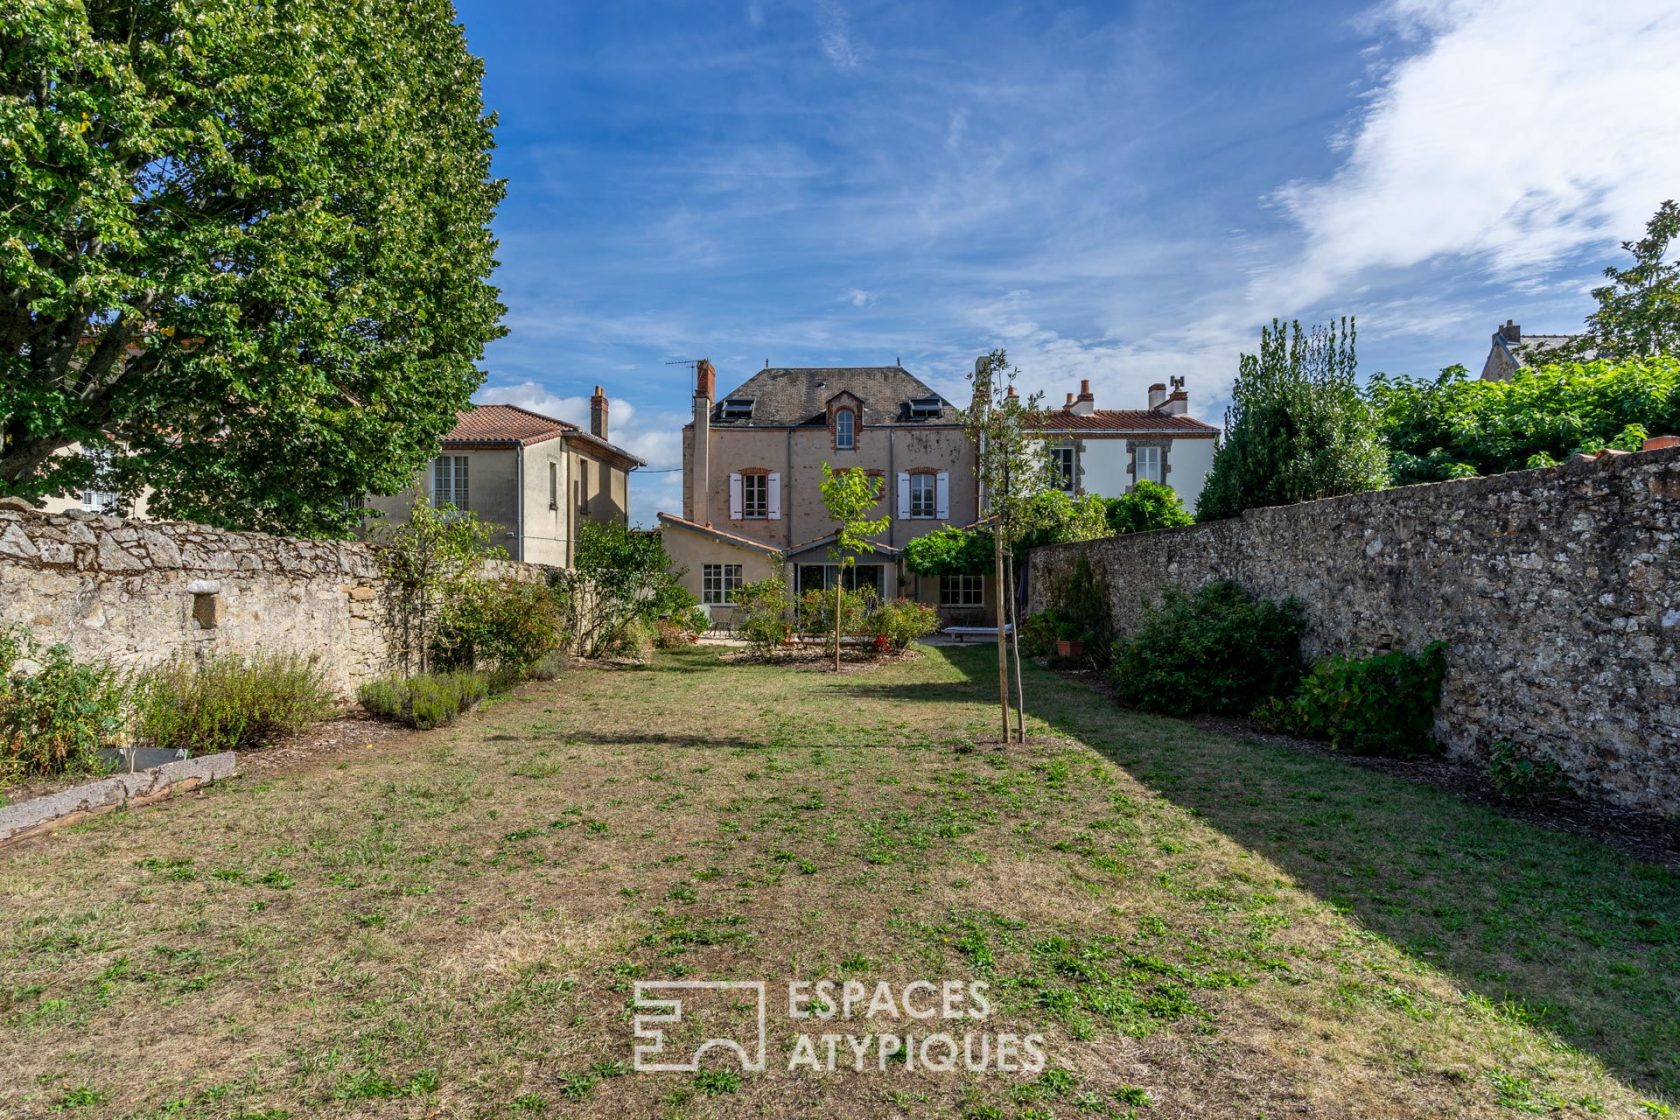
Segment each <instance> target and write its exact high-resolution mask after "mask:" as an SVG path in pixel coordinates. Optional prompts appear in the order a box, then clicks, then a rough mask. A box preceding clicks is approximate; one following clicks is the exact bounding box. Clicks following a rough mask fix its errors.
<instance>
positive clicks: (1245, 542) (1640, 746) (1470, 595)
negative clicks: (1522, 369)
mask: <svg viewBox="0 0 1680 1120" xmlns="http://www.w3.org/2000/svg"><path fill="white" fill-rule="evenodd" d="M1677 536H1680V449H1672V450H1663V451H1648V452H1643V453H1640V454H1636V455H1625V456H1617V457H1611V458H1605V459H1601V460H1598V461H1576V462H1571V463H1569V464H1566V465H1564V466H1562V467H1557V468H1552V469H1546V470H1533V471H1519V472H1515V473H1512V474H1505V475H1498V476H1494V477H1491V478H1476V479H1467V480H1463V481H1456V482H1444V483H1438V484H1434V485H1428V486H1409V487H1404V488H1401V489H1396V490H1383V491H1378V492H1375V493H1369V494H1356V495H1350V496H1348V497H1343V498H1331V499H1326V500H1324V501H1318V502H1307V503H1303V504H1301V505H1295V506H1283V507H1277V508H1273V509H1261V510H1251V511H1249V512H1247V513H1245V514H1243V515H1242V516H1241V517H1237V518H1232V519H1230V520H1227V521H1220V522H1213V523H1210V524H1206V525H1197V526H1192V527H1190V528H1185V529H1173V530H1165V531H1162V532H1156V533H1142V534H1137V535H1134V536H1125V537H1113V538H1108V539H1105V540H1100V541H1089V542H1085V543H1083V544H1077V545H1060V546H1057V547H1055V548H1046V549H1039V550H1037V551H1035V552H1034V553H1033V556H1032V561H1031V569H1032V581H1031V586H1032V588H1033V592H1032V600H1033V601H1032V603H1031V609H1033V610H1038V609H1041V608H1042V607H1043V606H1044V605H1045V604H1044V601H1043V596H1044V588H1045V587H1046V586H1047V584H1048V579H1047V577H1048V576H1049V574H1050V573H1051V572H1052V571H1054V570H1056V569H1058V568H1060V567H1061V566H1063V565H1065V564H1067V563H1069V562H1070V561H1071V560H1072V558H1073V557H1074V555H1075V553H1076V552H1078V551H1085V552H1087V553H1088V554H1089V555H1090V557H1091V560H1092V564H1093V567H1094V568H1095V569H1096V570H1097V571H1098V572H1099V573H1100V574H1101V575H1102V576H1103V577H1104V578H1105V579H1106V581H1107V586H1108V592H1109V596H1110V599H1111V601H1112V605H1113V610H1114V617H1115V622H1116V625H1117V627H1118V629H1119V630H1120V632H1122V633H1125V632H1127V631H1129V630H1131V629H1132V628H1134V627H1135V626H1136V625H1137V622H1138V620H1139V619H1140V617H1141V616H1142V613H1143V605H1144V603H1146V602H1150V601H1156V600H1158V598H1159V594H1160V591H1161V589H1162V588H1163V587H1167V586H1178V587H1184V588H1193V587H1196V586H1199V585H1201V584H1202V583H1205V582H1207V581H1209V580H1216V579H1228V580H1234V581H1236V582H1237V583H1240V584H1241V585H1243V586H1244V587H1246V588H1248V589H1249V590H1250V591H1252V592H1254V593H1255V594H1258V595H1262V596H1266V597H1268V598H1274V599H1281V598H1284V597H1286V596H1294V597H1295V598H1297V599H1299V600H1300V601H1301V602H1302V603H1303V605H1304V606H1305V607H1306V610H1307V615H1308V619H1309V628H1308V631H1307V635H1306V644H1307V646H1308V649H1309V651H1310V652H1312V653H1332V652H1336V653H1339V652H1353V653H1360V654H1363V653H1369V652H1372V651H1380V650H1384V649H1391V648H1405V649H1411V650H1416V649H1417V648H1419V647H1421V646H1422V645H1424V644H1425V643H1426V642H1429V641H1431V640H1433V639H1441V640H1444V641H1446V642H1448V643H1450V645H1451V651H1450V653H1449V664H1450V667H1449V671H1448V676H1447V682H1446V689H1445V695H1444V697H1443V699H1442V703H1441V709H1440V714H1439V718H1438V720H1437V725H1436V730H1437V734H1438V735H1439V737H1440V739H1441V740H1442V742H1443V743H1444V744H1445V745H1446V746H1447V748H1448V750H1449V751H1450V752H1452V753H1453V754H1456V755H1459V756H1464V757H1470V758H1480V757H1482V756H1483V753H1484V752H1485V751H1486V749H1487V747H1488V745H1489V744H1490V743H1493V742H1495V741H1498V740H1501V739H1504V740H1509V741H1511V742H1513V743H1517V744H1521V745H1527V746H1531V747H1535V748H1539V749H1541V750H1544V751H1545V752H1547V753H1548V754H1550V755H1551V756H1552V757H1553V758H1555V759H1556V760H1557V761H1558V763H1559V764H1560V765H1561V766H1562V767H1563V768H1564V770H1565V771H1566V772H1567V773H1568V775H1569V776H1570V778H1571V780H1572V781H1573V782H1574V783H1575V785H1576V786H1577V787H1578V788H1579V789H1581V790H1582V791H1583V792H1585V793H1589V794H1592V795H1595V796H1599V797H1602V798H1605V799H1607V800H1609V801H1612V802H1614V803H1616V804H1620V805H1623V806H1626V807H1630V808H1637V809H1641V810H1645V811H1652V812H1657V813H1661V814H1664V815H1668V816H1680V687H1677V686H1676V673H1677V671H1680V544H1677V543H1676V538H1677Z"/></svg>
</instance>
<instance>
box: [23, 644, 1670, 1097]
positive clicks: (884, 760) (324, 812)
mask: <svg viewBox="0 0 1680 1120" xmlns="http://www.w3.org/2000/svg"><path fill="white" fill-rule="evenodd" d="M991 656H992V655H991V652H990V651H989V650H988V649H985V648H973V649H966V648H949V649H936V650H929V651H927V652H926V653H925V655H924V656H922V657H920V658H918V659H914V660H909V661H905V662H901V663H897V664H893V665H888V666H884V667H882V668H880V669H878V670H876V671H873V672H870V673H867V674H843V675H841V676H839V677H836V676H834V675H832V674H821V673H814V672H800V671H793V670H789V669H785V668H780V667H766V666H752V665H735V664H723V663H721V662H720V661H719V659H718V653H717V651H716V650H714V649H707V648H698V649H693V650H684V651H679V652H676V653H672V654H662V655H660V657H659V659H658V660H657V661H656V662H655V663H654V664H653V665H652V666H651V667H649V668H646V669H611V670H608V669H600V670H580V671H578V672H576V673H573V674H571V675H569V676H566V677H563V678H562V679H560V680H557V681H554V682H551V683H546V684H532V685H527V686H525V687H524V688H523V689H522V690H521V691H520V692H519V693H518V694H517V695H516V696H515V697H513V698H510V699H507V700H503V701H500V702H496V703H494V704H492V705H490V706H489V707H487V708H486V709H485V710H483V711H482V712H480V713H478V714H476V715H474V716H473V717H471V718H470V719H468V720H467V721H465V722H463V723H462V724H460V725H458V726H456V727H455V728H453V729H449V730H445V731H438V732H432V733H429V734H424V735H407V736H399V737H396V738H393V739H388V740H385V741H382V742H380V743H377V744H375V745H372V746H369V747H368V748H367V749H365V750H362V751H359V752H357V753H355V754H353V755H351V756H349V757H344V756H340V757H338V758H334V759H332V760H329V761H326V762H317V763H313V764H305V765H303V766H301V767H300V768H298V769H295V770H291V771H283V772H279V773H268V774H264V775H262V776H260V777H252V778H244V779H239V780H235V781H233V782H229V783H225V784H223V785H221V786H219V787H217V788H215V789H213V790H210V791H207V792H204V793H201V794H198V795H194V796H191V797H186V798H182V799H179V800H177V801H174V802H171V803H168V804H165V805H162V806H157V807H153V808H148V809H144V810H139V811H136V812H133V813H129V814H119V815H112V816H109V817H105V818H102V819H98V820H95V821H92V822H90V823H88V824H85V825H81V826H78V827H76V828H74V829H70V830H67V831H64V832H61V833H59V834H57V835H54V836H50V837H45V838H41V839H38V840H35V841H31V842H29V843H27V844H25V845H22V846H19V847H15V848H13V849H10V850H6V851H0V1071H3V1073H4V1076H3V1077H0V1114H5V1115H31V1116H33V1115H48V1114H52V1113H54V1112H55V1111H57V1112H59V1113H62V1114H66V1115H73V1116H147V1117H150V1116H158V1117H163V1116H194V1117H197V1116H210V1117H245V1118H257V1117H267V1118H277V1117H281V1116H287V1115H289V1116H293V1117H305V1116H392V1117H396V1116H415V1117H421V1116H448V1117H457V1116H459V1117H525V1116H541V1115H545V1114H546V1115H550V1116H585V1117H603V1118H605V1117H614V1118H616V1117H690V1116H692V1117H703V1116H720V1117H722V1116H729V1117H735V1116H753V1117H780V1116H835V1117H842V1116H844V1117H853V1116H855V1117H906V1116H908V1117H918V1116H926V1117H935V1116H963V1117H968V1118H971V1120H1010V1118H1012V1120H1047V1118H1050V1117H1061V1118H1064V1120H1067V1118H1071V1117H1092V1118H1097V1117H1111V1118H1118V1117H1126V1116H1136V1117H1138V1118H1141V1120H1153V1118H1157V1117H1180V1116H1195V1117H1218V1118H1222V1120H1223V1118H1229V1117H1245V1118H1259V1117H1271V1118H1276V1117H1289V1116H1313V1117H1338V1118H1339V1117H1385V1118H1387V1117H1412V1116H1418V1117H1423V1116H1429V1117H1439V1116H1453V1117H1458V1116H1511V1115H1521V1114H1545V1113H1550V1114H1558V1115H1604V1116H1636V1117H1637V1116H1657V1115H1666V1114H1667V1104H1665V1102H1668V1103H1672V1102H1674V1101H1675V1100H1676V1099H1680V878H1677V877H1676V876H1675V875H1674V874H1673V873H1670V872H1667V871H1663V870H1660V869H1657V868H1653V867H1650V866H1648V865H1643V864H1640V863H1638V862H1635V861H1633V860H1632V859H1630V858H1629V857H1627V856H1624V855H1621V854H1619V853H1617V852H1614V851H1612V850H1610V849H1608V848H1605V847H1603V846H1601V845H1598V844H1596V843H1593V842H1591V841H1587V840H1582V839H1577V838H1573V837H1568V836H1563V835H1560V834H1556V833H1551V832H1546V831H1543V830H1541V829H1538V828H1535V827H1534V826H1531V825H1528V824H1524V823H1521V822H1517V821H1513V820H1508V819H1505V818H1501V817H1498V816H1495V815H1492V814H1490V813H1489V812H1488V811H1487V810H1485V809H1482V808H1478V807H1475V806H1470V805H1466V804H1463V803H1461V802H1458V801H1456V800H1454V799H1453V798H1451V797H1450V796H1449V795H1447V794H1444V793H1442V792H1440V791H1437V790H1433V789H1430V788H1426V787H1420V786H1416V785H1411V784H1408V783H1405V782H1401V781H1397V780H1394V779H1391V778H1388V777H1385V776H1383V775H1380V774H1375V773H1371V772H1369V771H1365V770H1361V769H1357V768H1354V767H1349V766H1346V765H1345V764H1343V763H1341V762H1340V761H1339V760H1336V759H1324V758H1317V757H1313V756H1309V755H1303V754H1298V753H1292V752H1289V751H1286V750H1282V749H1279V748H1275V747H1270V746H1265V745H1262V744H1257V743H1245V742H1242V741H1239V740H1236V739H1232V738H1229V737H1225V736H1221V735H1217V734H1213V733H1210V732H1206V731H1201V730H1198V729H1196V728H1193V727H1191V726H1189V725H1186V724H1183V723H1179V722H1176V721H1170V720H1160V719H1151V718H1147V717H1142V716H1137V715H1134V714H1130V713H1126V712H1122V711H1119V710H1117V709H1115V708H1113V707H1111V706H1109V705H1108V704H1107V703H1106V702H1105V701H1103V700H1102V699H1100V698H1099V697H1096V696H1094V695H1093V694H1092V693H1090V692H1089V691H1088V690H1086V689H1084V688H1081V687H1080V686H1079V685H1077V684H1074V683H1070V682H1068V681H1064V680H1062V679H1060V678H1057V677H1055V676H1052V675H1049V674H1046V673H1041V672H1036V671H1035V672H1033V673H1032V676H1031V678H1030V679H1029V681H1028V690H1029V694H1030V695H1032V696H1033V697H1034V698H1035V699H1034V702H1033V703H1034V705H1035V707H1034V710H1033V716H1034V718H1033V720H1032V721H1030V725H1029V726H1030V728H1031V729H1032V730H1033V732H1034V741H1033V742H1032V743H1031V744H1030V745H1028V746H1026V747H1019V746H999V745H997V744H996V743H995V742H986V741H985V740H987V739H995V736H996V732H995V729H994V723H993V718H994V716H993V710H992V709H991V708H990V707H989V706H988V703H987V693H988V689H989V688H991V687H994V685H993V683H992V682H994V681H995V670H993V669H992V668H991V666H992V664H993V663H992V661H991ZM679 978H688V979H763V980H766V981H769V982H770V997H769V1025H770V1029H769V1069H768V1071H767V1072H764V1073H745V1074H738V1073H732V1072H731V1071H730V1070H729V1069H728V1068H727V1063H725V1062H722V1061H720V1060H717V1061H714V1060H710V1059H709V1060H708V1062H707V1063H706V1064H707V1066H708V1068H707V1069H705V1070H704V1071H703V1072H701V1073H699V1074H683V1073H658V1074H655V1073H633V1072H630V1070H629V1063H630V1059H631V1046H632V1031H631V1014H632V1010H631V998H632V997H631V993H632V984H633V983H634V981H636V980H638V979H650V980H652V979H679ZM796 978H797V979H809V980H816V979H821V978H833V979H838V980H844V979H848V978H850V979H858V980H863V981H865V982H866V983H867V985H868V986H869V987H871V988H873V986H874V985H875V984H876V982H878V981H881V980H886V981H889V982H891V983H892V984H894V985H895V986H900V987H901V986H902V985H904V984H905V983H907V982H909V981H911V980H916V979H928V980H932V981H935V982H939V981H942V980H946V979H959V980H965V981H966V980H982V981H985V982H986V983H987V984H988V985H989V989H990V996H991V1002H992V1005H993V1006H992V1010H991V1014H990V1017H989V1018H988V1019H987V1020H985V1021H984V1022H983V1023H981V1024H978V1026H980V1027H981V1028H983V1029H984V1030H985V1031H989V1032H993V1033H994V1034H996V1033H1005V1032H1014V1033H1039V1034H1042V1035H1043V1036H1044V1037H1045V1048H1046V1051H1047V1054H1048V1062H1049V1065H1048V1068H1047V1069H1045V1070H1044V1071H1043V1072H1042V1073H1040V1074H1038V1075H1036V1076H1035V1075H1029V1074H1026V1073H1013V1074H1004V1073H998V1072H995V1071H993V1072H988V1073H984V1074H970V1073H965V1072H960V1071H959V1072H953V1073H937V1072H930V1071H926V1070H924V1069H921V1068H915V1069H910V1068H906V1065H905V1063H904V1062H902V1061H889V1062H888V1063H887V1064H886V1069H885V1071H884V1072H883V1071H882V1070H881V1069H880V1068H879V1066H878V1064H877V1061H876V1053H875V1052H871V1053H870V1055H869V1057H868V1059H867V1061H868V1065H867V1066H866V1068H865V1070H864V1071H863V1072H857V1071H855V1070H854V1069H852V1068H850V1062H851V1059H850V1058H849V1057H848V1054H847V1051H846V1050H845V1047H844V1044H842V1045H841V1049H840V1055H841V1062H842V1064H843V1065H844V1066H845V1067H846V1068H842V1069H841V1070H838V1071H836V1072H832V1073H831V1072H821V1073H815V1072H811V1071H809V1070H800V1071H797V1072H791V1073H790V1072H789V1071H788V1069H787V1063H788V1057H789V1054H790V1052H791V1049H792V1046H793V1044H794V1036H795V1034H796V1032H797V1031H799V1030H807V1031H810V1032H811V1033H821V1032H822V1031H824V1030H827V1031H833V1032H838V1033H847V1032H850V1033H858V1034H863V1033H905V1032H906V1031H907V1030H908V1033H923V1034H925V1033H927V1032H928V1031H929V1030H934V1029H939V1028H934V1027H928V1026H926V1025H923V1024H911V1025H908V1026H907V1024H906V1023H903V1022H898V1021H893V1020H890V1019H882V1018H877V1019H874V1020H866V1021H859V1020H856V1019H854V1020H853V1021H852V1022H850V1023H847V1024H840V1025H836V1024H834V1023H833V1022H828V1023H814V1022H810V1021H806V1022H801V1023H795V1022H792V1021H790V1020H789V1019H788V1018H787V1016H786V1013H785V996H784V994H783V993H784V992H785V988H784V987H783V986H784V985H785V984H786V982H787V981H788V980H789V979H796ZM778 989H780V990H778ZM693 1010H694V1011H695V1016H696V1021H691V1022H690V1023H689V1024H687V1025H685V1027H684V1028H682V1029H679V1030H675V1031H673V1035H672V1045H673V1047H675V1046H676V1045H677V1044H678V1043H679V1042H681V1041H682V1040H684V1039H694V1038H698V1037H699V1035H698V1033H697V1032H698V1031H699V1030H700V1021H704V1022H706V1023H711V1022H716V1021H728V1022H729V1023H732V1024H733V1027H734V1029H739V1027H740V1026H741V1024H742V1022H743V1019H744V1018H748V1017H750V1014H749V1008H748V1005H746V1004H744V1003H741V1002H740V1001H733V1002H732V1001H730V1000H723V1001H722V1002H721V1003H720V1005H718V1006H715V1007H712V1008H710V1009H708V1010H705V1011H704V1015H702V1008H701V1003H700V1002H696V1003H695V1004H694V1005H693ZM707 1015H709V1016H715V1018H705V1016H707ZM958 1027H959V1028H960V1029H963V1030H971V1031H972V1030H974V1029H975V1027H976V1024H966V1025H964V1024H958ZM714 1057H715V1055H714Z"/></svg>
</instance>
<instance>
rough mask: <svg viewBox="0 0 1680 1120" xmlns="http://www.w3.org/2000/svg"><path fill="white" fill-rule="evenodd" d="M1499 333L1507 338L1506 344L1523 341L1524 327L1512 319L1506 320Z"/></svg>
mask: <svg viewBox="0 0 1680 1120" xmlns="http://www.w3.org/2000/svg"><path fill="white" fill-rule="evenodd" d="M1499 333H1500V334H1502V335H1504V336H1505V341H1506V342H1521V341H1522V325H1521V324H1520V323H1514V322H1512V321H1511V320H1510V319H1507V320H1505V325H1504V326H1503V327H1500V328H1499Z"/></svg>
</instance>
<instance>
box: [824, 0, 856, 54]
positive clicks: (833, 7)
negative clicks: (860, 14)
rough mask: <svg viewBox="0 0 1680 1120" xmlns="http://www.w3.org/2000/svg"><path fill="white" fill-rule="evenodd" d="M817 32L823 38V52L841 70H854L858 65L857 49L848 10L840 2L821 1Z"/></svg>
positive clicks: (835, 0)
mask: <svg viewBox="0 0 1680 1120" xmlns="http://www.w3.org/2000/svg"><path fill="white" fill-rule="evenodd" d="M817 30H818V32H819V33H820V36H821V43H822V52H823V54H824V55H826V56H828V60H829V61H830V62H832V63H834V65H835V66H836V67H838V68H839V69H841V70H851V69H854V68H855V67H856V66H857V64H858V56H857V48H855V47H854V46H853V45H852V32H851V27H850V21H849V20H848V19H847V18H846V9H845V8H843V7H841V6H840V4H839V3H838V0H819V3H818V4H817Z"/></svg>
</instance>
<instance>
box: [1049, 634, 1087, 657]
mask: <svg viewBox="0 0 1680 1120" xmlns="http://www.w3.org/2000/svg"><path fill="white" fill-rule="evenodd" d="M1056 656H1057V657H1066V658H1070V659H1077V658H1081V657H1084V656H1085V643H1084V642H1082V641H1080V640H1079V639H1078V638H1057V639H1056Z"/></svg>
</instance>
